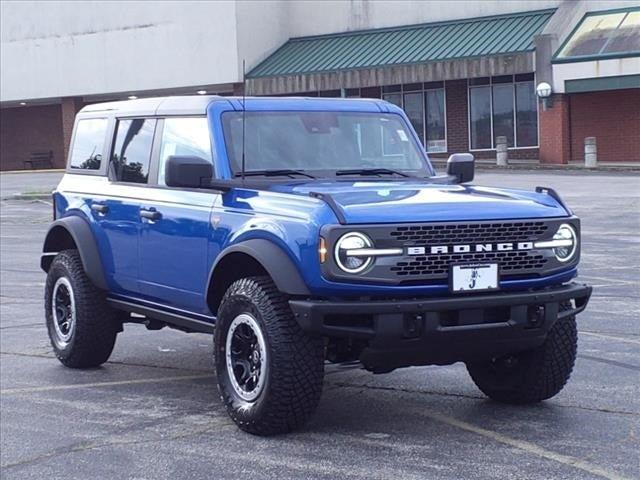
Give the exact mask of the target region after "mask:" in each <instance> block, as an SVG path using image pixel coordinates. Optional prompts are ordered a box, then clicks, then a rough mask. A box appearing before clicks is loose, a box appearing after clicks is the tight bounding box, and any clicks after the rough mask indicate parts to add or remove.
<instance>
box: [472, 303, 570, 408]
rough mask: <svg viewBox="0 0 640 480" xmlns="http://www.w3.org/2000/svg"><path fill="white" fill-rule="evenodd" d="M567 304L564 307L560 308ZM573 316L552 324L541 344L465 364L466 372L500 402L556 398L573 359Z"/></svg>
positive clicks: (565, 379) (485, 391)
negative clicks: (532, 347)
mask: <svg viewBox="0 0 640 480" xmlns="http://www.w3.org/2000/svg"><path fill="white" fill-rule="evenodd" d="M569 307H570V305H564V306H563V309H566V308H569ZM577 342H578V333H577V328H576V319H575V317H566V318H563V319H560V320H558V321H556V323H555V324H554V325H553V327H552V328H551V330H550V331H549V334H548V335H547V338H546V340H545V342H544V343H543V344H542V345H540V346H539V347H537V348H534V349H533V350H528V351H526V352H521V353H518V354H513V355H506V356H504V357H499V358H494V359H491V360H490V361H488V362H482V363H469V364H467V370H468V371H469V374H470V375H471V378H472V379H473V381H474V382H475V384H476V385H477V386H478V388H479V389H480V390H482V392H483V393H484V394H485V395H487V396H488V397H490V398H491V399H493V400H496V401H498V402H502V403H511V404H527V403H536V402H540V401H542V400H546V399H548V398H551V397H553V396H554V395H556V394H557V393H558V392H560V390H562V388H563V387H564V386H565V384H566V383H567V380H569V376H570V375H571V371H572V370H573V365H574V363H575V360H576V353H577Z"/></svg>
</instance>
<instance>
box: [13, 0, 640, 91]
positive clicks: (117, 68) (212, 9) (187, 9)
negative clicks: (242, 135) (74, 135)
mask: <svg viewBox="0 0 640 480" xmlns="http://www.w3.org/2000/svg"><path fill="white" fill-rule="evenodd" d="M561 1H562V0H523V1H504V0H470V1H464V2H462V1H451V0H433V1H423V0H394V1H375V0H216V1H177V0H164V1H140V0H136V1H127V2H117V1H93V2H85V1H59V0H47V1H2V2H0V9H1V10H0V22H1V23H0V34H1V36H0V40H1V44H0V59H1V62H2V63H1V68H0V101H2V102H17V101H20V100H33V99H47V98H60V97H65V96H91V95H101V94H107V93H119V94H127V93H134V92H144V91H152V90H166V89H178V88H183V87H189V88H191V87H194V90H195V89H196V88H197V87H198V86H209V85H222V84H226V88H227V89H228V85H229V84H231V83H235V82H239V81H241V78H242V59H246V62H247V67H246V68H247V71H249V70H251V69H252V68H253V67H254V66H255V65H257V64H258V63H259V62H260V61H262V60H264V59H265V58H266V57H267V56H268V55H270V54H271V53H273V51H274V50H275V49H277V48H278V47H279V46H281V45H282V44H283V43H284V42H285V41H286V40H287V39H288V38H290V37H298V36H305V35H315V34H325V33H335V32H343V31H350V30H358V29H366V28H379V27H389V26H397V25H409V24H416V23H424V22H433V21H441V20H453V19H457V18H468V17H478V16H485V15H496V14H506V13H513V12H519V11H528V10H540V9H545V8H552V7H556V6H558V5H559V4H560V3H561ZM566 1H572V0H566ZM584 3H587V4H588V3H589V2H584ZM592 3H593V4H594V6H595V4H598V6H600V4H602V5H611V4H612V2H607V1H605V0H596V1H594V2H592ZM613 3H616V4H619V3H629V1H626V2H620V1H614V2H613ZM635 3H637V2H635Z"/></svg>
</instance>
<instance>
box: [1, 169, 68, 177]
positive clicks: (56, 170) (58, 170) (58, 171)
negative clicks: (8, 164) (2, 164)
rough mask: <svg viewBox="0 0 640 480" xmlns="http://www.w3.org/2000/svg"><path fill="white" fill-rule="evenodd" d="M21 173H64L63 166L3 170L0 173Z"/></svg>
mask: <svg viewBox="0 0 640 480" xmlns="http://www.w3.org/2000/svg"><path fill="white" fill-rule="evenodd" d="M23 173H64V168H45V169H40V170H4V171H2V172H0V175H5V174H8V175H20V174H23Z"/></svg>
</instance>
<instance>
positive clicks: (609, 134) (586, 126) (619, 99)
mask: <svg viewBox="0 0 640 480" xmlns="http://www.w3.org/2000/svg"><path fill="white" fill-rule="evenodd" d="M569 117H570V119H571V124H570V135H571V137H570V138H571V140H570V144H571V160H575V161H584V139H585V137H596V141H597V146H598V161H601V162H630V161H634V162H638V161H640V88H635V89H628V90H613V91H608V92H590V93H576V94H572V95H571V96H570V114H569Z"/></svg>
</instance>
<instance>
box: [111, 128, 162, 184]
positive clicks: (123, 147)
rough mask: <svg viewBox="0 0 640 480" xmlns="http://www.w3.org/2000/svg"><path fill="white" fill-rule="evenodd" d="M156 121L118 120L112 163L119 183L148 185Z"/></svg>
mask: <svg viewBox="0 0 640 480" xmlns="http://www.w3.org/2000/svg"><path fill="white" fill-rule="evenodd" d="M155 127H156V120H155V119H152V118H151V119H150V118H135V119H131V120H129V119H126V120H118V124H117V126H116V137H115V142H114V145H113V151H112V152H111V162H112V166H113V168H114V171H115V176H116V179H117V180H118V181H119V182H132V183H147V181H148V180H149V162H150V159H151V145H152V144H153V133H154V131H155Z"/></svg>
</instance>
